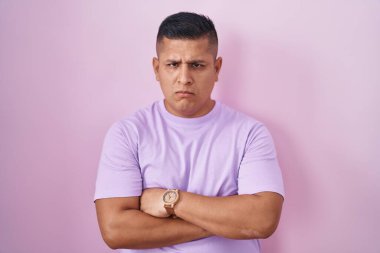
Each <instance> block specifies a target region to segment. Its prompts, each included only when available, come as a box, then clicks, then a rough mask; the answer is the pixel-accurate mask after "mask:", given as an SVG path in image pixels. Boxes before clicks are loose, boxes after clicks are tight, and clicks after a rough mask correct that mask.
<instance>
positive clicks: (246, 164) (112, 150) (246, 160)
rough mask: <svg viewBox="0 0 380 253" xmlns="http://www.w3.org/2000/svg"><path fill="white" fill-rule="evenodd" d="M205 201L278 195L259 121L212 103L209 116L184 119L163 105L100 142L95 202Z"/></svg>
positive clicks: (199, 247) (217, 246)
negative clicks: (170, 197)
mask: <svg viewBox="0 0 380 253" xmlns="http://www.w3.org/2000/svg"><path fill="white" fill-rule="evenodd" d="M152 187H160V188H176V189H180V190H182V191H187V192H192V193H196V194H201V195H205V196H229V195H236V194H254V193H257V192H262V191H272V192H277V193H279V194H281V195H284V188H283V182H282V176H281V171H280V168H279V165H278V162H277V158H276V151H275V147H274V144H273V141H272V137H271V135H270V133H269V132H268V130H267V128H266V127H265V126H264V125H263V124H262V123H260V122H259V121H257V120H255V119H253V118H252V117H248V116H247V115H245V114H243V113H240V112H237V111H235V110H233V109H231V108H230V107H228V106H226V105H224V104H222V103H220V102H218V101H216V103H215V106H214V108H213V109H212V111H211V112H209V113H208V114H206V115H204V116H202V117H198V118H182V117H177V116H175V115H173V114H171V113H169V112H168V111H167V110H166V108H165V105H164V102H163V100H160V101H157V102H155V103H153V104H152V105H151V106H149V107H147V108H145V109H142V110H140V111H138V112H136V113H135V114H134V115H132V116H130V117H128V118H125V119H122V120H120V121H118V122H116V123H114V124H113V125H112V126H111V128H110V129H109V130H108V132H107V135H106V137H105V140H104V145H103V150H102V155H101V158H100V163H99V169H98V177H97V181H96V191H95V199H100V198H110V197H131V196H140V195H141V192H142V190H143V189H145V188H152ZM121 252H124V253H126V252H141V253H142V252H209V253H213V252H215V253H224V252H226V253H227V252H240V253H244V252H250V253H255V252H260V244H259V241H258V240H232V239H226V238H223V237H218V236H212V237H209V238H205V239H200V240H196V241H191V242H187V243H182V244H177V245H173V246H170V247H164V248H160V249H149V250H122V251H121Z"/></svg>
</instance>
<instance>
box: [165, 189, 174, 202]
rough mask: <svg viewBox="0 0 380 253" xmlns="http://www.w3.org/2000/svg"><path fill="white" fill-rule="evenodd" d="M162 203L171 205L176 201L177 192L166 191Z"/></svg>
mask: <svg viewBox="0 0 380 253" xmlns="http://www.w3.org/2000/svg"><path fill="white" fill-rule="evenodd" d="M163 198H164V202H165V203H173V202H174V201H176V199H177V192H176V191H167V192H165V194H164V197H163Z"/></svg>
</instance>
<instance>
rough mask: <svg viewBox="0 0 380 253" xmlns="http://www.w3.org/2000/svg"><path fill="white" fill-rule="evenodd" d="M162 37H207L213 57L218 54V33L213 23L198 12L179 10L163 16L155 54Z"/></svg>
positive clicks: (190, 38) (186, 38) (180, 38)
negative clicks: (165, 16)
mask: <svg viewBox="0 0 380 253" xmlns="http://www.w3.org/2000/svg"><path fill="white" fill-rule="evenodd" d="M164 38H167V39H172V40H196V39H200V38H207V39H208V42H209V46H210V50H213V53H214V57H215V58H216V56H217V54H218V35H217V33H216V30H215V26H214V23H213V22H212V20H211V19H209V18H208V17H206V16H203V15H200V14H196V13H191V12H179V13H176V14H173V15H170V16H168V17H167V18H165V19H164V21H162V23H161V25H160V27H159V29H158V33H157V41H156V51H157V56H158V55H159V47H160V45H161V42H162V40H163V39H164Z"/></svg>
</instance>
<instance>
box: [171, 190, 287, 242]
mask: <svg viewBox="0 0 380 253" xmlns="http://www.w3.org/2000/svg"><path fill="white" fill-rule="evenodd" d="M264 195H265V196H264ZM281 205H282V197H281V196H280V195H278V194H275V193H262V195H235V196H228V197H206V196H202V195H197V194H193V193H188V192H182V193H181V200H180V201H179V203H178V204H177V205H176V207H175V212H176V215H177V216H179V217H181V218H182V219H184V220H186V221H188V222H190V223H192V224H195V225H197V226H200V227H202V228H204V229H205V230H207V231H210V232H211V233H213V234H215V235H219V236H223V237H227V238H233V239H250V238H265V237H268V236H269V235H270V234H272V233H273V232H274V230H275V229H276V227H277V224H278V220H279V218H280V213H281Z"/></svg>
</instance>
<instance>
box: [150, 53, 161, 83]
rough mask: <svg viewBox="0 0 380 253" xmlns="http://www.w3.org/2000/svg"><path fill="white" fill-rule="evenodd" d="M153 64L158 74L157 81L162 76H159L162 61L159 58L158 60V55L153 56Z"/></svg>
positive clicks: (155, 72)
mask: <svg viewBox="0 0 380 253" xmlns="http://www.w3.org/2000/svg"><path fill="white" fill-rule="evenodd" d="M152 65H153V70H154V74H155V75H156V80H157V81H160V78H159V76H158V71H159V67H160V62H159V60H158V58H157V57H153V60H152Z"/></svg>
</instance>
